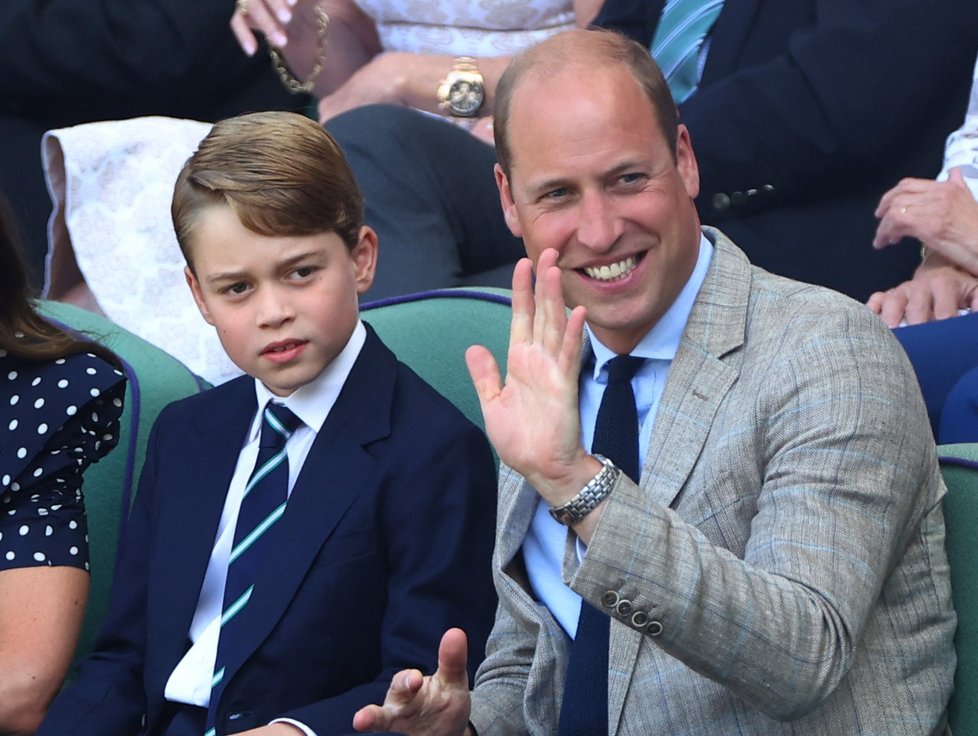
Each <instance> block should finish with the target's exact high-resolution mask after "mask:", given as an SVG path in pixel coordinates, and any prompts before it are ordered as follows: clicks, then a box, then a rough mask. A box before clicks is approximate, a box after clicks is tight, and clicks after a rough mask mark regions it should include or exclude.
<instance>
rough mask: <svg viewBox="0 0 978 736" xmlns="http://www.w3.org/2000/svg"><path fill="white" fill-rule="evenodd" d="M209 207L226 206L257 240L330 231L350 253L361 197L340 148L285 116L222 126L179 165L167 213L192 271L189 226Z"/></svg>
mask: <svg viewBox="0 0 978 736" xmlns="http://www.w3.org/2000/svg"><path fill="white" fill-rule="evenodd" d="M215 205H226V206H228V207H230V208H231V210H232V211H233V212H234V214H235V215H236V216H237V217H238V219H239V220H240V221H241V224H242V225H244V227H246V228H247V229H248V230H251V231H252V232H255V233H258V234H259V235H267V236H296V235H314V234H316V233H324V232H335V233H336V234H337V235H339V236H340V238H341V239H342V240H343V242H344V243H346V245H347V247H349V248H351V249H352V248H353V247H354V246H355V245H356V244H357V242H358V240H359V235H360V228H361V227H362V225H363V195H362V194H361V193H360V189H359V187H358V186H357V183H356V179H355V178H354V176H353V172H352V171H351V170H350V166H349V164H347V162H346V158H345V157H344V156H343V152H342V151H341V150H340V147H339V146H338V145H337V143H336V141H335V140H333V137H332V136H331V135H330V134H329V133H327V132H326V131H325V130H324V129H323V128H322V126H320V125H319V124H318V123H316V122H314V121H312V120H310V119H309V118H307V117H305V116H303V115H299V114H297V113H291V112H259V113H252V114H249V115H240V116H238V117H233V118H229V119H227V120H222V121H220V122H218V123H216V124H215V125H214V127H213V128H212V129H211V131H210V133H208V134H207V136H206V137H205V138H204V139H203V140H202V141H201V142H200V146H198V148H197V151H196V152H195V153H194V154H193V155H192V156H191V157H190V158H189V159H188V160H187V163H185V164H184V166H183V169H182V170H181V171H180V175H179V176H178V177H177V183H176V185H175V187H174V190H173V202H172V204H171V206H170V213H171V215H172V217H173V228H174V230H175V231H176V234H177V242H178V243H179V244H180V250H181V251H183V255H184V258H186V260H187V263H188V264H190V265H191V267H193V266H192V258H191V255H192V254H191V240H192V236H193V232H194V227H195V225H196V224H197V222H198V220H199V216H200V214H201V212H202V211H203V210H205V209H207V208H208V207H212V206H215Z"/></svg>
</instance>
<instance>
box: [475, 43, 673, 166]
mask: <svg viewBox="0 0 978 736" xmlns="http://www.w3.org/2000/svg"><path fill="white" fill-rule="evenodd" d="M573 64H579V65H614V64H624V66H625V67H626V68H627V69H628V71H629V72H631V74H632V76H633V77H634V78H635V81H636V82H638V84H639V86H641V88H642V90H643V91H644V92H645V96H646V98H648V100H649V102H650V103H651V104H652V109H653V110H654V112H655V116H656V119H657V120H658V121H659V127H660V129H661V130H662V134H663V136H665V139H666V142H667V143H668V145H669V149H670V151H671V152H672V157H673V159H675V158H676V137H677V134H678V130H677V126H678V125H679V112H678V111H677V110H676V103H675V102H674V101H673V99H672V93H671V92H670V91H669V85H668V84H666V80H665V77H663V76H662V71H661V70H660V69H659V66H658V64H656V63H655V61H653V59H652V56H651V55H650V54H649V50H648V49H647V48H645V47H644V46H642V45H641V44H640V43H637V42H636V41H632V40H630V39H628V38H626V37H625V36H623V35H621V34H620V33H618V32H616V31H608V30H600V29H593V30H587V31H584V30H573V31H565V32H564V33H558V34H556V35H554V36H551V37H550V38H548V39H547V40H546V41H543V42H541V43H538V44H536V45H535V46H531V47H530V48H528V49H527V50H525V51H523V52H522V53H520V54H518V55H517V56H515V57H514V58H513V60H512V61H511V62H510V64H509V66H507V67H506V71H505V72H503V75H502V77H501V78H500V80H499V83H498V84H497V85H496V97H495V102H494V103H493V114H494V116H495V119H494V122H493V130H494V133H493V135H494V137H495V141H496V155H497V156H498V157H499V164H500V165H501V166H502V169H503V172H504V173H505V174H506V176H509V175H510V173H511V170H512V164H513V154H512V151H511V149H510V147H509V114H510V107H511V105H512V102H513V94H514V93H515V91H516V90H517V89H518V88H519V86H520V85H521V83H522V82H523V80H524V78H525V77H526V76H527V75H529V74H531V73H537V74H539V75H540V76H542V77H546V76H549V75H552V74H555V73H557V72H559V71H560V70H561V69H563V68H565V67H567V66H569V65H573Z"/></svg>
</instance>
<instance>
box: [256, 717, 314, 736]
mask: <svg viewBox="0 0 978 736" xmlns="http://www.w3.org/2000/svg"><path fill="white" fill-rule="evenodd" d="M272 723H288V724H289V725H290V726H295V727H296V728H298V729H299V730H300V731H302V733H304V734H305V735H306V736H316V732H315V731H313V730H312V729H311V728H309V726H307V725H306V724H304V723H299V722H298V721H296V720H293V719H292V718H276V719H275V720H274V721H272ZM272 723H269V724H268V725H269V726H271V725H272Z"/></svg>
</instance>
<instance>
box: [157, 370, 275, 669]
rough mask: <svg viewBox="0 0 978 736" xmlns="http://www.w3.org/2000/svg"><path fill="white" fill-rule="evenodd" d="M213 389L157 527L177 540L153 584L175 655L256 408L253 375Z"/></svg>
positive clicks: (191, 432) (183, 638)
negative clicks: (160, 594)
mask: <svg viewBox="0 0 978 736" xmlns="http://www.w3.org/2000/svg"><path fill="white" fill-rule="evenodd" d="M211 390H212V391H213V392H214V394H213V396H214V400H213V401H211V402H210V403H209V404H207V410H206V411H203V412H200V413H198V414H197V416H196V417H194V419H193V420H192V422H191V426H189V427H187V436H186V443H185V446H184V448H183V453H182V454H183V457H182V458H181V460H179V461H178V462H180V463H181V465H182V466H183V469H182V473H183V474H185V483H184V485H183V487H182V488H179V489H178V488H167V489H166V492H167V493H171V494H172V496H173V498H172V501H168V502H167V503H166V504H162V505H161V508H163V509H166V511H165V513H166V514H167V515H168V516H167V518H165V519H163V520H161V523H160V528H161V529H166V530H168V533H170V534H174V535H176V536H178V537H179V539H180V540H181V542H180V543H179V544H173V545H171V546H170V550H169V552H168V554H169V558H168V559H167V560H166V561H165V564H160V565H159V566H158V574H159V576H160V577H159V579H158V583H159V585H158V587H157V590H160V591H164V595H165V596H166V610H167V611H168V612H169V613H168V615H167V616H163V617H161V621H162V622H163V623H162V624H161V625H162V627H163V630H162V632H161V635H162V636H164V637H166V638H167V639H169V640H172V642H173V646H174V651H178V652H179V655H178V656H183V653H184V651H185V650H186V640H187V632H188V631H189V630H190V622H191V620H192V619H193V615H194V611H195V610H196V608H197V602H198V599H199V597H200V589H201V586H202V585H203V582H204V573H205V572H206V570H207V563H208V561H209V560H210V556H211V553H212V551H213V549H214V539H215V536H216V534H217V526H218V523H219V522H220V519H221V513H222V511H223V510H224V502H225V498H226V497H227V490H228V484H229V483H230V482H231V476H232V475H233V474H234V468H235V466H236V465H237V462H238V455H239V454H240V452H241V445H242V443H243V442H244V438H245V433H246V432H247V431H248V427H249V424H250V422H251V421H252V419H253V418H254V416H255V412H256V411H257V407H256V406H255V392H254V383H253V382H252V379H251V378H248V377H242V378H239V379H236V380H234V381H232V382H231V383H228V384H225V385H224V386H220V387H218V388H215V389H211Z"/></svg>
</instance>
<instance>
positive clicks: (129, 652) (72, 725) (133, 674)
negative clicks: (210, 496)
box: [36, 422, 159, 736]
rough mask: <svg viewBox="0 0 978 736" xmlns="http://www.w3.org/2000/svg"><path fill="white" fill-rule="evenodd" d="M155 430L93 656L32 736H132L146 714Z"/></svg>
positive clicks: (124, 534) (122, 542)
mask: <svg viewBox="0 0 978 736" xmlns="http://www.w3.org/2000/svg"><path fill="white" fill-rule="evenodd" d="M158 428H159V422H157V424H156V425H155V426H154V427H153V431H152V433H151V434H150V438H149V442H148V444H147V454H146V462H145V463H144V466H143V471H142V475H141V476H140V481H139V491H138V494H137V496H136V500H135V503H134V504H133V509H132V513H131V514H130V517H129V521H128V522H127V523H126V524H125V526H124V527H123V530H122V532H121V537H120V540H119V552H118V555H117V557H116V569H115V579H114V582H113V585H112V594H111V599H110V601H109V606H108V610H107V613H106V617H105V620H104V622H103V624H102V626H101V628H100V630H99V636H98V639H97V641H96V643H95V647H94V650H93V652H94V653H93V654H92V655H91V656H89V657H88V658H86V659H85V660H83V661H82V663H81V664H80V665H79V667H78V672H77V673H76V677H75V678H74V680H73V682H72V684H70V685H69V686H68V687H67V688H66V689H65V690H63V691H62V693H61V694H60V695H59V696H58V697H57V698H56V699H55V701H54V703H53V704H52V705H51V708H50V709H49V710H48V713H47V716H46V717H45V719H44V721H43V723H42V724H41V726H40V728H39V729H38V731H37V734H36V736H63V735H64V734H68V733H70V734H74V735H75V736H105V734H110V733H111V734H117V736H135V734H136V733H138V732H139V729H140V726H141V722H142V719H143V715H144V714H145V712H146V705H145V695H144V691H143V665H144V660H143V655H144V649H145V639H146V570H147V565H148V557H149V549H150V518H151V508H150V506H151V500H152V498H153V496H154V493H153V479H154V478H155V476H156V467H157V463H158V454H157V445H158Z"/></svg>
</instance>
